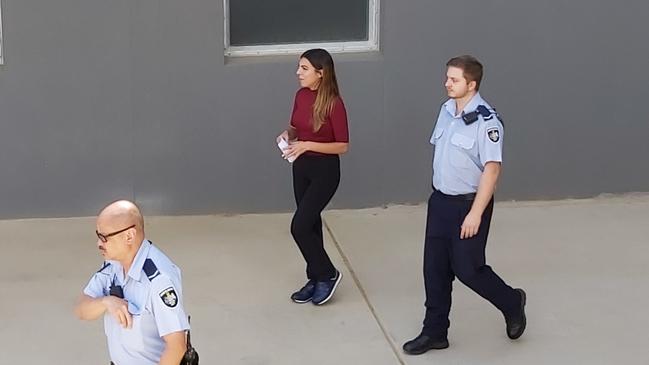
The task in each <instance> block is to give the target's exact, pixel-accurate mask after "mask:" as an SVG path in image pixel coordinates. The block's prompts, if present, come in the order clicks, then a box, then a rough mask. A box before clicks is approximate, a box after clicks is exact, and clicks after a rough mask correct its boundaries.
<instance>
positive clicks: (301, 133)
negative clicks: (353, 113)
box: [291, 87, 349, 155]
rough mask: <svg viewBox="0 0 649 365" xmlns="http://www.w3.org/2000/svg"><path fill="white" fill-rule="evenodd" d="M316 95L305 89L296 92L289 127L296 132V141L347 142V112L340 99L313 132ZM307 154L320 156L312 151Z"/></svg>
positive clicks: (337, 99) (312, 91)
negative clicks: (312, 122) (312, 121)
mask: <svg viewBox="0 0 649 365" xmlns="http://www.w3.org/2000/svg"><path fill="white" fill-rule="evenodd" d="M317 93H318V92H317V91H316V90H310V89H308V88H306V87H305V88H302V89H300V90H298V91H297V93H296V94H295V104H294V105H293V114H292V115H291V125H292V126H293V127H294V128H295V131H296V132H297V139H298V141H313V142H345V143H347V142H349V131H348V130H347V111H346V110H345V104H344V103H343V100H342V99H341V98H340V97H338V98H336V100H335V101H334V107H333V109H332V111H331V114H329V116H328V117H327V118H326V119H325V120H324V123H323V124H322V127H320V129H319V130H318V131H317V132H313V125H312V124H311V117H312V115H313V104H314V103H315V99H316V96H317ZM308 154H309V155H322V154H320V153H316V152H312V151H309V152H308Z"/></svg>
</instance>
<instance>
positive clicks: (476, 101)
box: [444, 92, 484, 118]
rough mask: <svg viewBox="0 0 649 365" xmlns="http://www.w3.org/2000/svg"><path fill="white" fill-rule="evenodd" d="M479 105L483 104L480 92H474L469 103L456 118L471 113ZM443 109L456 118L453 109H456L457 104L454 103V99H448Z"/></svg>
mask: <svg viewBox="0 0 649 365" xmlns="http://www.w3.org/2000/svg"><path fill="white" fill-rule="evenodd" d="M480 104H484V100H483V99H482V96H480V92H476V93H475V95H473V97H472V98H471V100H469V102H468V103H467V104H466V105H465V106H464V109H462V113H460V115H459V116H457V117H458V118H459V117H460V116H462V114H466V113H471V112H472V111H474V110H475V109H476V108H477V107H478V105H480ZM444 107H445V108H446V111H447V112H448V113H449V114H451V116H452V117H453V118H455V117H456V115H457V113H456V112H455V108H457V103H456V102H455V99H448V101H447V102H446V103H444Z"/></svg>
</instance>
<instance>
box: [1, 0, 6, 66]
mask: <svg viewBox="0 0 649 365" xmlns="http://www.w3.org/2000/svg"><path fill="white" fill-rule="evenodd" d="M3 48H4V42H2V0H0V65H4V64H5V62H4V58H3V56H2V55H3V52H2V49H3Z"/></svg>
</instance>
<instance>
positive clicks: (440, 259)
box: [422, 191, 520, 338]
mask: <svg viewBox="0 0 649 365" xmlns="http://www.w3.org/2000/svg"><path fill="white" fill-rule="evenodd" d="M472 204H473V200H467V199H464V198H461V197H456V196H451V195H445V194H442V193H441V192H439V191H434V192H433V193H432V194H431V196H430V199H429V200H428V215H427V220H426V240H425V244H424V284H425V286H426V317H425V319H424V327H423V330H422V333H424V334H427V335H429V336H432V337H443V338H446V336H447V334H448V327H449V325H450V322H449V318H448V317H449V312H450V310H451V291H452V285H453V280H454V279H455V278H456V277H457V278H458V279H459V280H460V281H461V282H462V283H463V284H465V285H466V286H468V287H469V288H471V290H473V291H474V292H476V293H477V294H478V295H480V296H481V297H483V298H485V299H486V300H488V301H489V302H491V304H493V305H494V306H496V308H498V309H499V310H500V311H501V312H503V314H504V315H505V316H508V315H510V314H515V313H516V311H517V310H518V306H519V305H520V297H519V295H518V293H517V292H516V291H515V290H514V289H513V288H512V287H510V286H509V285H507V284H505V282H504V281H503V280H502V279H501V278H500V277H499V276H498V275H496V273H495V272H494V271H493V270H492V269H491V267H490V266H489V265H487V264H486V262H485V247H486V245H487V236H488V235H489V225H490V223H491V215H492V213H493V199H492V200H491V201H490V202H489V204H488V205H487V208H486V209H485V211H484V213H483V214H482V220H481V223H480V228H479V230H478V234H476V235H475V236H473V237H471V238H468V239H463V240H462V239H460V231H461V225H462V222H463V221H464V218H465V217H466V215H467V214H468V213H469V211H470V210H471V205H472Z"/></svg>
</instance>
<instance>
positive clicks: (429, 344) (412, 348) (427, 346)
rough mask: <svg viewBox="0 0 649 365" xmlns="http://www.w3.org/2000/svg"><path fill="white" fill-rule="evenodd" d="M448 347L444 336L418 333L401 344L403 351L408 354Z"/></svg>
mask: <svg viewBox="0 0 649 365" xmlns="http://www.w3.org/2000/svg"><path fill="white" fill-rule="evenodd" d="M447 347H448V340H447V339H446V338H439V337H431V336H428V335H425V334H423V333H422V334H420V335H419V336H417V337H415V338H414V339H412V340H410V341H408V342H406V343H404V344H403V352H405V353H406V354H408V355H421V354H423V353H424V352H426V351H428V350H442V349H445V348H447Z"/></svg>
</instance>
